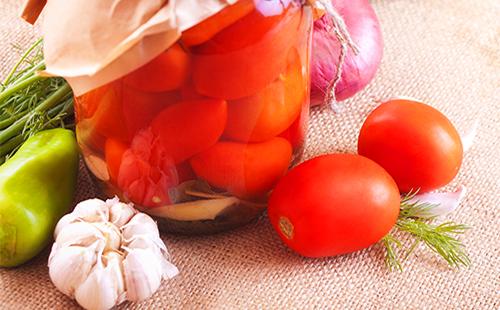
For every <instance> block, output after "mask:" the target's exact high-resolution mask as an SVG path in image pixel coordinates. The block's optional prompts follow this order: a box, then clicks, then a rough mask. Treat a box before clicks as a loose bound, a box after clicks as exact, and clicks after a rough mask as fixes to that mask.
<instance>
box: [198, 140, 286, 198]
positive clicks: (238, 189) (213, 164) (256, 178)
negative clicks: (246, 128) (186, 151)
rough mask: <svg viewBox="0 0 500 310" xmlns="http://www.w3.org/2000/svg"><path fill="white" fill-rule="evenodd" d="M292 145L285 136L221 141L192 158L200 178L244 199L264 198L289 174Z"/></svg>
mask: <svg viewBox="0 0 500 310" xmlns="http://www.w3.org/2000/svg"><path fill="white" fill-rule="evenodd" d="M291 159H292V147H291V146H290V143H289V142H288V141H287V140H286V139H283V138H273V139H271V140H269V141H266V142H261V143H250V144H245V143H236V142H219V143H217V144H216V145H214V146H213V147H211V148H210V149H208V150H206V151H204V152H201V153H200V154H198V155H196V156H194V157H193V158H192V159H191V167H193V170H194V172H195V173H196V175H198V177H200V178H202V179H204V180H206V181H207V182H208V183H210V184H211V185H212V186H215V187H218V188H223V189H226V190H227V191H229V192H230V193H232V194H234V195H236V196H238V197H241V198H256V197H257V198H260V197H262V196H264V195H265V194H267V193H268V192H269V191H270V190H271V189H272V188H273V187H274V185H275V184H276V182H278V180H279V179H280V178H281V177H282V176H283V175H284V174H285V172H286V170H287V168H288V166H289V165H290V161H291Z"/></svg>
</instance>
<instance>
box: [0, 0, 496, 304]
mask: <svg viewBox="0 0 500 310" xmlns="http://www.w3.org/2000/svg"><path fill="white" fill-rule="evenodd" d="M21 2H22V1H19V0H1V2H0V42H1V46H0V47H1V48H0V64H1V67H2V72H3V74H5V70H6V69H7V67H8V66H9V65H11V64H12V63H13V61H14V59H15V57H16V56H17V55H16V54H15V49H13V48H12V47H11V45H10V44H11V43H17V44H20V45H23V46H27V45H28V44H29V43H30V42H32V41H33V39H34V37H36V33H37V31H36V30H33V29H32V28H31V27H30V26H28V25H26V24H23V23H22V22H21V21H20V20H19V19H18V18H17V15H18V12H19V8H20V3H21ZM373 5H374V7H375V9H376V11H377V13H378V16H379V18H380V21H381V24H382V27H383V33H384V39H385V54H384V60H383V63H382V67H381V68H380V71H379V72H378V75H377V77H376V79H375V81H374V82H373V83H372V84H371V85H370V86H369V87H368V88H367V89H366V90H365V91H363V92H362V93H361V94H359V95H357V96H356V97H355V98H352V99H351V100H349V101H347V102H345V107H344V109H343V111H342V112H341V113H338V114H334V113H332V112H330V111H328V110H318V109H317V110H313V113H312V115H313V116H312V119H311V122H310V131H309V139H308V145H307V149H306V157H312V156H315V155H318V154H322V153H328V152H354V151H355V146H356V137H357V133H358V131H359V129H360V126H361V124H362V121H363V119H364V118H365V117H366V115H367V114H368V113H369V112H370V111H371V110H372V109H373V108H374V107H375V106H376V105H377V103H376V100H377V99H383V98H387V97H391V96H398V95H404V96H411V97H416V98H419V99H421V100H423V101H425V102H427V103H429V104H431V105H433V106H434V107H436V108H438V109H439V110H441V111H442V112H444V113H445V114H446V115H448V116H449V118H450V119H451V120H452V121H453V122H454V123H455V124H456V126H457V128H458V129H459V131H463V132H464V131H467V130H469V129H470V128H471V127H472V126H473V124H474V122H475V121H479V130H478V136H477V139H476V140H475V144H474V146H473V147H472V149H471V150H470V151H469V152H468V153H467V154H466V157H465V161H464V164H463V167H462V170H461V171H460V174H459V176H458V177H457V178H456V179H455V180H454V182H453V183H452V184H451V185H450V186H449V188H451V189H453V188H455V187H457V186H458V185H465V186H467V188H468V189H469V190H470V191H469V193H468V195H467V197H466V199H465V201H464V202H463V204H462V205H461V206H460V208H459V209H458V210H457V211H456V212H455V213H453V214H452V215H449V216H448V217H449V219H452V220H454V221H457V222H462V223H467V224H469V225H470V226H472V229H471V230H470V231H468V232H467V233H466V235H465V236H464V237H463V242H464V243H465V244H466V245H467V248H468V250H469V252H470V256H471V258H472V261H473V263H472V266H471V267H470V268H467V269H461V270H454V269H450V268H448V267H447V266H446V265H445V264H443V262H442V261H440V260H439V259H437V258H436V256H435V255H434V254H432V253H430V252H429V251H427V250H425V249H424V248H423V247H421V248H418V249H417V251H416V252H415V255H413V256H411V257H410V258H409V260H407V261H406V262H405V263H404V268H405V271H404V272H403V273H399V272H392V273H391V272H388V270H387V268H386V267H385V266H384V262H383V250H382V248H381V247H378V246H374V247H372V248H370V249H367V250H364V251H361V252H358V253H354V254H350V255H343V256H339V257H334V258H328V259H305V258H301V257H299V256H297V255H295V254H293V253H292V252H291V251H289V250H287V249H286V248H285V247H284V246H283V245H282V243H281V242H280V240H279V239H278V237H277V235H276V234H275V233H274V231H273V230H272V228H271V226H270V225H269V222H268V220H267V218H266V217H262V218H261V219H259V220H258V221H256V222H254V223H252V224H249V225H247V226H245V227H242V228H240V229H237V230H234V231H231V232H228V233H223V234H219V235H215V236H208V237H182V236H170V235H165V236H163V239H164V241H165V242H166V243H167V245H168V247H169V249H170V251H171V253H172V255H173V261H174V263H175V264H176V265H177V266H178V267H179V269H180V270H181V273H180V275H179V276H178V277H177V278H175V279H174V280H172V281H170V282H166V283H164V284H163V285H162V287H161V289H160V290H159V291H158V292H157V293H156V294H155V295H154V296H153V297H152V298H151V299H149V300H147V301H145V302H143V303H141V304H124V305H122V306H121V307H119V308H120V309H122V308H123V309H124V308H131V309H168V308H175V309H177V308H184V309H211V308H221V309H233V308H244V309H248V308H250V309H253V308H266V309H268V308H272V309H284V308H297V309H305V308H318V309H322V308H334V309H408V308H409V309H499V308H500V259H499V257H500V233H499V231H500V216H499V212H500V209H499V205H500V195H499V193H500V186H499V185H500V181H499V180H500V152H499V149H500V139H499V135H500V126H499V123H500V2H499V1H498V0H481V1H471V0H441V1H436V0H419V1H417V0H378V1H374V2H373ZM75 22H78V21H75ZM94 195H95V193H94V188H93V186H92V184H91V182H90V180H89V177H88V174H87V173H86V172H85V170H84V169H81V175H80V184H79V193H78V199H79V200H81V199H84V198H88V197H93V196H94ZM47 257H48V250H46V251H45V252H44V253H42V254H41V255H39V256H38V257H37V258H36V259H34V260H33V261H32V262H30V263H28V264H26V265H25V266H22V267H20V268H16V269H11V270H0V308H1V309H67V308H74V307H77V305H76V304H75V303H74V302H73V301H71V300H70V299H69V298H67V297H65V296H64V295H63V294H61V293H59V292H58V291H56V289H55V288H54V286H53V285H52V284H51V282H50V279H49V277H48V269H47V264H46V262H47Z"/></svg>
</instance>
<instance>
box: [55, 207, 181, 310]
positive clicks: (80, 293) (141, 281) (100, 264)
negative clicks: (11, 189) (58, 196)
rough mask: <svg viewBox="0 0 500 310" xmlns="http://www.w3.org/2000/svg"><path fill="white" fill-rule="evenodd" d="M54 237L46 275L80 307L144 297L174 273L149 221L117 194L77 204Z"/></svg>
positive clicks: (104, 306) (98, 306)
mask: <svg viewBox="0 0 500 310" xmlns="http://www.w3.org/2000/svg"><path fill="white" fill-rule="evenodd" d="M54 235H55V236H54V238H55V243H54V245H53V246H52V252H51V253H50V257H49V274H50V279H51V280H52V282H53V283H54V285H55V286H56V287H57V288H58V289H59V290H60V291H61V292H63V293H64V294H66V295H68V296H70V297H71V298H74V299H76V301H77V302H78V303H79V304H80V305H81V306H82V307H84V308H86V309H90V310H94V309H95V310H100V309H110V308H112V307H113V306H115V305H118V304H120V303H122V302H124V301H126V300H129V301H140V300H144V299H146V298H148V297H150V296H151V295H152V294H153V293H154V292H155V291H156V290H157V289H158V288H159V287H160V284H161V281H162V280H163V279H169V278H172V277H174V276H175V275H177V273H178V272H179V271H178V270H177V268H176V267H175V266H174V265H173V264H171V263H170V262H169V254H168V251H167V248H166V246H165V244H164V243H163V241H162V240H161V239H160V234H159V231H158V227H157V226H156V223H155V222H154V221H153V219H152V218H151V217H149V216H148V215H146V214H144V213H140V212H138V211H137V210H135V209H134V208H133V207H132V206H131V205H129V204H125V203H122V202H120V201H119V200H118V198H114V199H109V200H107V201H102V200H99V199H91V200H86V201H83V202H80V203H79V204H78V205H77V206H76V207H75V210H74V211H73V212H72V213H70V214H67V215H65V216H64V217H63V218H61V220H60V221H59V222H58V223H57V226H56V229H55V233H54Z"/></svg>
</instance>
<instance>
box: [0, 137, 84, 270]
mask: <svg viewBox="0 0 500 310" xmlns="http://www.w3.org/2000/svg"><path fill="white" fill-rule="evenodd" d="M77 174H78V146H77V143H76V139H75V136H74V133H73V132H72V131H70V130H67V129H60V128H58V129H51V130H46V131H42V132H39V133H37V134H35V135H34V136H32V137H31V138H29V139H28V140H26V142H25V143H24V144H23V145H22V146H21V148H20V149H19V150H18V151H17V153H16V154H15V155H14V156H12V158H10V159H9V160H7V161H6V162H5V163H4V164H3V165H2V166H0V267H14V266H18V265H21V264H23V263H25V262H26V261H28V260H30V259H31V258H33V257H34V256H36V255H37V254H38V253H40V251H42V250H43V248H44V247H45V246H46V245H47V244H48V242H49V241H50V240H51V238H52V233H53V231H54V228H55V225H56V224H57V221H59V219H60V218H61V217H62V216H63V215H64V214H65V213H67V212H68V211H69V208H70V206H71V203H72V201H73V196H74V193H75V189H76V180H77Z"/></svg>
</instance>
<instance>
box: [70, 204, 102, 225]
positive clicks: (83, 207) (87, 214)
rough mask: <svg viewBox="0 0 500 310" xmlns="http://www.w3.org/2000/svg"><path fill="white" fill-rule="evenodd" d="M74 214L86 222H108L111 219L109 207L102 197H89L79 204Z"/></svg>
mask: <svg viewBox="0 0 500 310" xmlns="http://www.w3.org/2000/svg"><path fill="white" fill-rule="evenodd" d="M72 214H74V216H76V217H78V218H80V219H82V220H84V221H85V222H90V223H95V222H107V221H108V219H109V208H108V206H107V205H106V203H105V202H104V201H102V200H100V199H89V200H85V201H82V202H80V203H79V204H77V205H76V207H75V210H73V212H72Z"/></svg>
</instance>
